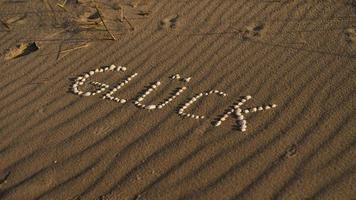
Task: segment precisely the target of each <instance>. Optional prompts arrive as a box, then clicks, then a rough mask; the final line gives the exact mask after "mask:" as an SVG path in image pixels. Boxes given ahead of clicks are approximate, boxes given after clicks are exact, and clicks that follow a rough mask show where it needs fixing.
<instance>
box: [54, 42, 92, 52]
mask: <svg viewBox="0 0 356 200" xmlns="http://www.w3.org/2000/svg"><path fill="white" fill-rule="evenodd" d="M89 45H90V44H89V43H88V44H85V45H82V46H78V47H73V48H71V49H66V50H63V51H60V53H68V52H71V51H75V50H78V49H82V48H86V47H88V46H89Z"/></svg>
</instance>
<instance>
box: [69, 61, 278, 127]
mask: <svg viewBox="0 0 356 200" xmlns="http://www.w3.org/2000/svg"><path fill="white" fill-rule="evenodd" d="M126 70H127V68H126V67H122V66H115V65H111V66H108V67H103V68H97V69H95V70H91V71H89V72H87V73H84V74H83V75H81V76H78V77H77V78H76V79H75V81H74V83H73V85H72V87H71V90H72V92H73V93H74V94H76V95H79V96H83V97H89V96H95V95H98V94H101V93H102V95H103V96H102V98H103V99H107V100H110V101H114V102H117V103H120V104H125V103H127V102H128V100H127V99H123V98H118V97H114V96H113V95H114V94H115V93H116V92H118V91H119V90H120V89H121V88H123V87H124V86H125V85H127V84H128V83H129V82H130V81H131V80H133V79H134V78H136V77H137V76H138V73H133V74H131V75H129V76H127V77H126V78H125V79H124V80H123V81H121V82H120V83H118V84H116V85H114V86H110V85H108V84H105V83H100V82H97V81H89V82H88V83H87V84H90V85H92V86H95V88H96V89H95V90H94V91H82V90H80V87H81V86H83V85H84V84H85V83H86V82H87V80H88V79H89V78H90V77H92V76H94V75H95V74H97V73H103V72H109V71H111V72H121V73H124V72H126ZM191 79H192V77H182V76H181V75H180V74H175V75H173V76H171V81H179V82H181V83H182V84H187V83H189V82H190V80H191ZM161 84H162V83H161V82H160V81H156V82H154V83H152V84H151V85H150V86H149V87H148V88H147V89H146V90H145V91H143V92H142V94H140V95H139V96H138V97H137V98H136V99H135V100H134V101H133V102H132V103H133V104H134V105H135V106H136V107H138V108H140V109H145V110H150V111H152V110H155V109H162V108H164V107H165V106H167V105H168V104H169V103H171V102H172V101H174V100H175V99H176V98H177V97H178V96H179V95H181V94H182V93H183V92H185V91H186V90H187V86H181V87H178V88H177V89H176V90H175V91H174V93H172V95H171V96H169V97H168V98H166V99H164V100H163V101H161V102H159V103H158V104H150V105H145V104H144V103H143V101H144V100H145V98H146V97H147V96H148V95H150V94H151V93H152V92H154V91H155V90H157V89H158V88H159V87H160V86H161ZM109 89H110V90H109ZM107 90H109V91H107ZM213 94H214V95H218V96H220V97H226V96H227V95H228V94H226V93H225V92H222V91H219V90H210V91H206V92H201V93H198V94H196V95H195V96H193V97H191V98H189V99H188V100H187V101H186V102H185V103H184V104H183V105H182V106H180V107H178V109H177V114H178V115H179V116H181V117H183V118H191V119H195V120H201V119H205V118H207V117H206V116H204V115H197V114H193V113H187V112H186V111H185V110H186V109H187V108H188V107H190V106H191V105H192V104H194V103H195V102H197V101H198V100H202V98H203V97H208V96H209V95H213ZM251 98H252V97H251V96H250V95H247V96H243V97H240V99H238V100H237V101H236V102H235V103H233V106H231V108H229V109H228V110H226V111H225V112H224V113H223V114H222V115H221V117H220V118H218V120H217V121H215V122H214V126H216V127H217V126H221V125H222V123H223V122H224V121H226V120H227V119H228V118H229V117H230V116H232V117H234V118H236V123H237V126H238V129H239V130H240V131H242V132H245V131H246V130H247V121H246V118H245V115H246V114H250V113H255V112H258V111H265V110H270V109H272V108H275V107H277V105H276V104H269V105H264V106H257V107H252V108H245V109H243V108H241V107H242V106H243V105H244V104H245V103H246V102H247V101H248V100H250V99H251Z"/></svg>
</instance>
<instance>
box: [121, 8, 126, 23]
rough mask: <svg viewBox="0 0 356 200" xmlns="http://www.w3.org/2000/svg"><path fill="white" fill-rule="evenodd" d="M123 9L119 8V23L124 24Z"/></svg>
mask: <svg viewBox="0 0 356 200" xmlns="http://www.w3.org/2000/svg"><path fill="white" fill-rule="evenodd" d="M124 16H125V15H124V8H123V7H122V6H120V22H124Z"/></svg>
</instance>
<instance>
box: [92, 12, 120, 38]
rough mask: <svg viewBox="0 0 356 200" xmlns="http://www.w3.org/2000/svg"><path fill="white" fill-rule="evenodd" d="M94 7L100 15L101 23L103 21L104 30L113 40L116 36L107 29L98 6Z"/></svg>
mask: <svg viewBox="0 0 356 200" xmlns="http://www.w3.org/2000/svg"><path fill="white" fill-rule="evenodd" d="M95 9H96V11H97V12H98V15H99V17H100V20H101V21H102V23H103V25H104V27H105V29H106V31H107V32H108V33H109V34H110V36H111V37H112V39H113V40H117V39H116V37H115V36H114V35H113V34H112V33H111V31H110V30H109V28H108V27H107V26H106V23H105V21H104V19H103V16H102V15H101V12H100V10H99V8H98V5H95Z"/></svg>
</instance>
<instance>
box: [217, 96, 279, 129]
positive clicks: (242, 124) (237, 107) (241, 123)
mask: <svg viewBox="0 0 356 200" xmlns="http://www.w3.org/2000/svg"><path fill="white" fill-rule="evenodd" d="M251 98H252V97H251V96H250V95H247V96H245V97H242V98H241V99H240V100H239V101H238V102H237V103H234V105H233V108H231V109H229V110H228V111H227V112H225V113H224V114H223V116H222V117H221V118H220V119H218V121H217V122H216V123H215V126H220V125H221V124H222V122H223V121H225V120H226V119H227V118H228V117H229V115H231V114H232V113H234V114H235V116H236V118H237V124H238V127H239V130H240V131H242V132H245V131H246V130H247V121H246V119H245V116H244V115H243V114H248V113H254V112H257V111H263V110H269V109H271V108H275V107H277V105H276V104H272V105H266V106H258V107H253V108H249V109H244V110H242V109H241V106H242V105H243V104H244V103H246V102H247V101H248V100H249V99H251Z"/></svg>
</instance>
